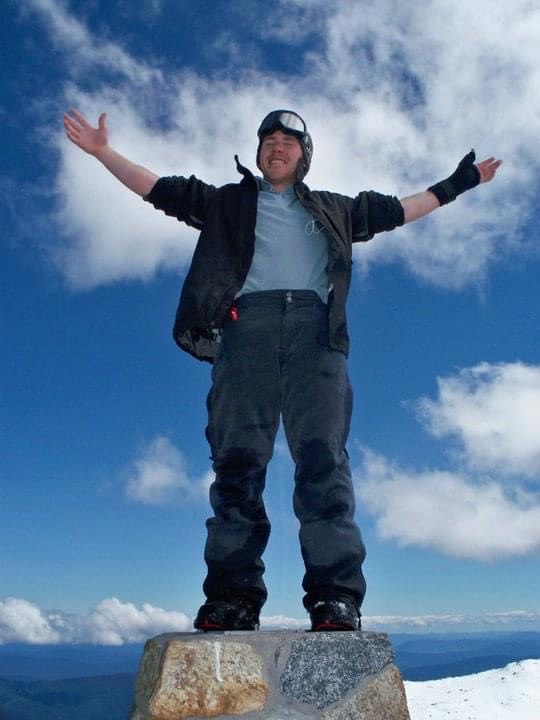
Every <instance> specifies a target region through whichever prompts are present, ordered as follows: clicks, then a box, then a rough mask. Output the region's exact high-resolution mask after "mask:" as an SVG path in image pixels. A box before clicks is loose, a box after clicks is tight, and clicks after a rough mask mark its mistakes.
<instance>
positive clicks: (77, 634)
mask: <svg viewBox="0 0 540 720" xmlns="http://www.w3.org/2000/svg"><path fill="white" fill-rule="evenodd" d="M191 628H192V624H191V619H190V618H189V617H188V616H187V615H185V614H184V613H182V612H178V611H175V610H163V609H162V608H158V607H154V606H153V605H150V604H149V603H144V604H143V605H142V607H141V608H138V607H136V606H135V605H133V604H132V603H123V602H121V601H120V600H118V599H117V598H114V597H113V598H107V599H105V600H102V601H101V602H100V603H98V605H96V607H95V608H92V610H91V611H90V612H89V613H88V614H87V615H76V614H69V613H64V612H62V611H58V610H54V611H46V610H42V609H41V608H39V607H38V606H37V605H36V604H34V603H31V602H29V601H28V600H23V599H21V598H6V599H5V600H4V601H2V600H0V644H3V643H8V642H22V643H29V644H39V645H46V644H57V643H94V644H96V645H122V644H124V643H131V642H144V641H145V640H146V639H147V638H149V637H151V636H153V635H159V634H160V633H164V632H185V631H186V630H191Z"/></svg>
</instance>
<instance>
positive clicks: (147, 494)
mask: <svg viewBox="0 0 540 720" xmlns="http://www.w3.org/2000/svg"><path fill="white" fill-rule="evenodd" d="M213 479H214V475H213V472H212V471H210V470H209V471H207V472H206V473H205V474H204V475H203V476H202V477H200V478H192V477H190V476H189V475H188V472H187V470H186V461H185V458H184V455H183V454H182V452H181V451H180V450H178V448H176V447H175V446H174V445H173V443H172V442H171V441H170V440H169V438H167V437H164V436H162V435H158V436H156V437H155V438H154V439H153V440H152V441H151V442H150V443H149V444H148V445H147V446H146V447H145V448H144V449H143V450H142V451H141V452H140V454H139V456H138V457H137V458H136V459H135V460H134V461H133V463H132V465H131V467H130V469H129V471H128V478H127V481H126V494H127V496H128V497H129V498H130V499H131V500H134V501H136V502H142V503H145V504H147V505H168V504H170V503H174V502H179V501H181V500H188V499H198V498H202V497H207V495H208V488H209V487H210V483H211V482H213Z"/></svg>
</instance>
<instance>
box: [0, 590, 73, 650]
mask: <svg viewBox="0 0 540 720" xmlns="http://www.w3.org/2000/svg"><path fill="white" fill-rule="evenodd" d="M60 637H61V636H60V633H59V632H58V631H57V630H56V629H55V628H54V627H53V626H52V625H51V623H50V622H49V620H48V618H47V617H46V615H44V614H43V612H42V611H41V610H40V608H39V607H38V606H37V605H34V603H31V602H28V600H22V599H21V598H14V597H8V598H5V600H0V643H10V642H26V643H35V644H46V643H51V644H54V643H57V642H60Z"/></svg>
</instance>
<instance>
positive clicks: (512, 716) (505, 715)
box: [405, 660, 540, 720]
mask: <svg viewBox="0 0 540 720" xmlns="http://www.w3.org/2000/svg"><path fill="white" fill-rule="evenodd" d="M405 688H406V691H407V699H408V703H409V712H410V715H411V720H447V718H456V719H457V720H540V660H523V661H522V662H517V663H511V664H510V665H507V666H506V667H505V668H502V669H499V670H488V671H487V672H483V673H478V674H477V675H466V676H465V677H458V678H445V679H444V680H431V681H427V682H406V683H405Z"/></svg>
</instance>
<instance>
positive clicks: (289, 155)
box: [259, 130, 302, 190]
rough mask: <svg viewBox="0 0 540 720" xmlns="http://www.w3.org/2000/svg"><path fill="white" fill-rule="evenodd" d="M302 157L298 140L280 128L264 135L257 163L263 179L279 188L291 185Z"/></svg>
mask: <svg viewBox="0 0 540 720" xmlns="http://www.w3.org/2000/svg"><path fill="white" fill-rule="evenodd" d="M301 159H302V146H301V145H300V140H299V139H298V138H297V137H295V136H294V135H288V134H287V133H284V132H282V131H281V130H275V131H274V132H273V133H272V134H271V135H265V136H264V138H263V140H262V143H261V150H260V153H259V165H260V169H261V170H262V173H263V175H264V178H265V180H268V182H269V183H271V184H272V186H273V188H274V189H277V190H281V189H284V188H285V187H287V186H288V185H292V184H293V183H294V181H295V177H296V167H297V165H298V162H299V161H300V160H301Z"/></svg>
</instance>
